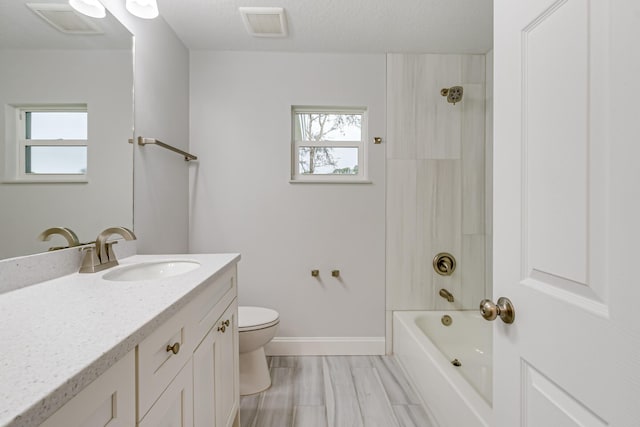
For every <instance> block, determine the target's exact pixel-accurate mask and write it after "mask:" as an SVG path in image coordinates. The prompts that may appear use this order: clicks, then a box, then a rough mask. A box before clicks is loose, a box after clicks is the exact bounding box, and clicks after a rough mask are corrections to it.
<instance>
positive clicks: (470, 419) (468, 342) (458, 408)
mask: <svg viewBox="0 0 640 427" xmlns="http://www.w3.org/2000/svg"><path fill="white" fill-rule="evenodd" d="M445 314H446V315H449V316H451V318H452V320H453V321H452V323H451V325H450V326H444V325H443V324H442V322H441V318H442V316H443V315H445ZM492 345H493V343H492V325H491V323H490V322H487V321H485V320H484V319H482V317H481V316H480V314H479V313H478V312H476V311H396V312H394V313H393V352H394V353H395V355H396V357H397V358H398V360H399V362H400V364H401V365H402V367H403V368H404V370H405V371H406V372H407V374H408V376H409V378H411V379H412V380H413V383H414V385H415V386H416V389H417V391H418V393H419V394H420V397H421V398H422V400H423V401H424V403H425V405H426V406H427V408H428V409H429V410H430V412H431V413H432V414H433V416H434V417H435V419H436V421H437V422H438V424H439V425H440V427H475V426H482V427H489V426H491V425H492V409H491V398H492V375H493V369H492ZM454 359H458V360H459V361H460V362H461V366H459V367H456V366H453V364H452V363H451V361H452V360H454Z"/></svg>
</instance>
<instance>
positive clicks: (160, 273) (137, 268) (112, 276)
mask: <svg viewBox="0 0 640 427" xmlns="http://www.w3.org/2000/svg"><path fill="white" fill-rule="evenodd" d="M199 267H200V263H199V262H196V261H183V260H173V261H156V262H142V263H140V264H135V265H130V266H127V267H122V268H118V269H117V270H113V271H110V272H108V273H107V274H105V275H104V276H102V278H103V279H104V280H112V281H116V282H129V281H136V280H153V279H164V278H165V277H172V276H178V275H180V274H184V273H187V272H189V271H192V270H195V269H196V268H199Z"/></svg>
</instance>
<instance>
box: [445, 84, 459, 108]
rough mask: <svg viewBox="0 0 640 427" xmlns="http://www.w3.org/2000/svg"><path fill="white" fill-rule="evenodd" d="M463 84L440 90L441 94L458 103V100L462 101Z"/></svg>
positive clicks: (450, 101)
mask: <svg viewBox="0 0 640 427" xmlns="http://www.w3.org/2000/svg"><path fill="white" fill-rule="evenodd" d="M462 92H463V89H462V86H453V87H450V88H444V89H442V90H440V95H442V96H446V97H447V102H449V103H451V104H453V105H456V102H460V101H462Z"/></svg>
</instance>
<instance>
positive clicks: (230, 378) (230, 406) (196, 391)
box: [137, 266, 240, 427]
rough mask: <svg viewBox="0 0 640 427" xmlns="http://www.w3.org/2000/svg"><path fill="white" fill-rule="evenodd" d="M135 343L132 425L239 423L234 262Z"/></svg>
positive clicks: (217, 425) (221, 426)
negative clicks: (135, 419)
mask: <svg viewBox="0 0 640 427" xmlns="http://www.w3.org/2000/svg"><path fill="white" fill-rule="evenodd" d="M204 286H205V288H204V290H202V291H201V293H200V294H198V296H197V297H196V298H195V299H194V300H193V301H191V302H190V303H189V304H187V306H185V307H184V308H182V309H181V310H180V311H178V312H177V313H176V314H175V315H174V316H173V317H171V318H170V319H169V320H167V321H166V322H165V323H164V324H162V325H161V326H159V327H158V328H157V329H156V330H155V331H154V332H153V333H152V334H151V335H149V336H148V337H147V338H146V339H145V340H144V341H142V342H141V343H140V344H139V345H138V350H137V351H138V358H137V374H138V425H139V426H140V427H147V426H148V427H152V426H157V425H163V426H168V427H192V426H193V427H231V426H234V425H235V426H237V427H239V416H238V412H239V411H238V408H239V398H240V394H239V385H238V379H239V374H238V327H237V313H238V306H237V299H236V296H237V288H236V271H235V266H234V267H232V268H229V269H227V270H226V271H224V272H223V274H221V275H220V276H219V277H218V278H217V279H215V281H212V283H210V284H208V285H204Z"/></svg>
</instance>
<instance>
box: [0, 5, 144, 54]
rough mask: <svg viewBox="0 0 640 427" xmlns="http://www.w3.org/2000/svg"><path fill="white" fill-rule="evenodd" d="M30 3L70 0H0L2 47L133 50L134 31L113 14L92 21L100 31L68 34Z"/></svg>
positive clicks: (0, 42) (0, 43) (0, 39)
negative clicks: (99, 32)
mask: <svg viewBox="0 0 640 427" xmlns="http://www.w3.org/2000/svg"><path fill="white" fill-rule="evenodd" d="M27 3H53V4H59V3H62V4H65V5H66V4H67V3H68V2H67V0H11V1H7V0H0V49H129V50H130V49H131V46H132V42H131V34H130V33H129V32H128V31H127V29H126V28H124V26H123V25H122V24H121V23H120V22H119V21H118V20H117V19H116V18H115V17H113V16H112V15H111V14H110V13H107V16H106V18H104V19H93V18H88V19H89V20H91V21H92V22H93V23H94V24H95V25H96V26H97V27H98V28H99V29H100V31H101V32H102V33H101V34H91V35H86V34H82V35H78V34H75V35H73V34H65V33H62V32H60V31H58V30H57V29H55V28H54V27H52V26H51V25H50V24H48V23H47V22H46V21H44V20H43V19H42V18H40V17H39V16H38V15H36V14H35V13H34V12H33V11H32V10H31V9H29V8H28V7H27V5H26V4H27Z"/></svg>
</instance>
